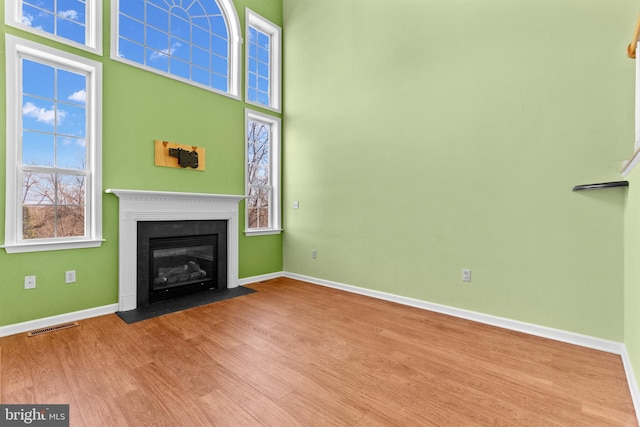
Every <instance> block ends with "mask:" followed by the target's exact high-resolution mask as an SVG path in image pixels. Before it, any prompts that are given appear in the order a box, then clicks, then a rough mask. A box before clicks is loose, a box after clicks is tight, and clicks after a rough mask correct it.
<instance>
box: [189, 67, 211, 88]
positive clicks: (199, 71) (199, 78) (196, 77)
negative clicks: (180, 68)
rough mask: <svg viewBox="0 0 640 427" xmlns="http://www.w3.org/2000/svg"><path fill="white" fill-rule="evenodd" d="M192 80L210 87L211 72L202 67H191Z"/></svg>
mask: <svg viewBox="0 0 640 427" xmlns="http://www.w3.org/2000/svg"><path fill="white" fill-rule="evenodd" d="M191 79H192V80H193V81H194V82H197V83H200V84H203V85H206V86H209V72H208V71H207V70H205V69H203V68H200V67H191Z"/></svg>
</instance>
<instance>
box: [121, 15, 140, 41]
mask: <svg viewBox="0 0 640 427" xmlns="http://www.w3.org/2000/svg"><path fill="white" fill-rule="evenodd" d="M118 29H119V31H120V36H122V37H125V38H127V39H129V40H132V41H138V42H140V43H143V42H144V25H143V24H142V23H140V22H138V21H134V20H133V19H131V18H128V17H126V16H124V15H120V21H119V25H118Z"/></svg>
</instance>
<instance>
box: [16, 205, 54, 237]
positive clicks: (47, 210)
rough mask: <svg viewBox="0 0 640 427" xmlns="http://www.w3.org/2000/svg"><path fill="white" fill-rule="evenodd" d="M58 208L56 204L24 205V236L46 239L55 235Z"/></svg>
mask: <svg viewBox="0 0 640 427" xmlns="http://www.w3.org/2000/svg"><path fill="white" fill-rule="evenodd" d="M55 219H56V209H55V207H54V206H34V205H23V207H22V238H23V239H46V238H51V237H55Z"/></svg>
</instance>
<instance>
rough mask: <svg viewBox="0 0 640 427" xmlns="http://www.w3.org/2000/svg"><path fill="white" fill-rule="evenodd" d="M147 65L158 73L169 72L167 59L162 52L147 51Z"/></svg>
mask: <svg viewBox="0 0 640 427" xmlns="http://www.w3.org/2000/svg"><path fill="white" fill-rule="evenodd" d="M147 65H149V66H150V67H153V68H157V69H158V70H160V71H168V70H169V57H168V56H167V54H166V53H164V52H159V51H157V50H152V49H147Z"/></svg>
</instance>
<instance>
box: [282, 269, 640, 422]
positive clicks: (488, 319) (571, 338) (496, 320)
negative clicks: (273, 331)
mask: <svg viewBox="0 0 640 427" xmlns="http://www.w3.org/2000/svg"><path fill="white" fill-rule="evenodd" d="M284 277H288V278H291V279H296V280H301V281H303V282H309V283H313V284H316V285H321V286H326V287H329V288H334V289H340V290H343V291H347V292H352V293H356V294H360V295H365V296H369V297H372V298H378V299H382V300H385V301H390V302H395V303H398V304H403V305H408V306H411V307H416V308H421V309H424V310H428V311H434V312H436V313H442V314H447V315H449V316H454V317H460V318H462V319H467V320H472V321H474V322H479V323H484V324H487V325H492V326H497V327H499V328H504V329H510V330H513V331H517V332H522V333H525V334H529V335H535V336H538V337H543V338H549V339H552V340H555V341H560V342H564V343H568V344H574V345H579V346H582V347H587V348H591V349H595V350H600V351H605V352H607V353H613V354H617V355H620V357H621V358H622V363H623V366H624V370H625V374H626V376H627V384H628V386H629V392H630V393H631V399H632V400H633V406H634V408H635V411H636V417H637V418H638V424H640V390H639V389H638V383H637V381H636V377H635V375H634V372H633V366H632V364H631V359H630V358H629V355H628V353H627V348H626V346H625V345H624V343H621V342H617V341H609V340H605V339H601V338H595V337H591V336H588V335H582V334H577V333H574V332H568V331H563V330H560V329H554V328H548V327H546V326H539V325H535V324H532V323H525V322H520V321H517V320H511V319H506V318H503V317H497V316H491V315H488V314H484V313H478V312H474V311H469V310H463V309H460V308H455V307H450V306H446V305H441V304H435V303H431V302H427V301H422V300H418V299H414V298H407V297H403V296H398V295H394V294H389V293H386V292H380V291H374V290H371V289H365V288H360V287H357V286H352V285H346V284H344V283H338V282H332V281H329V280H323V279H317V278H315V277H309V276H304V275H301V274H295V273H288V272H285V273H284Z"/></svg>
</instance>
